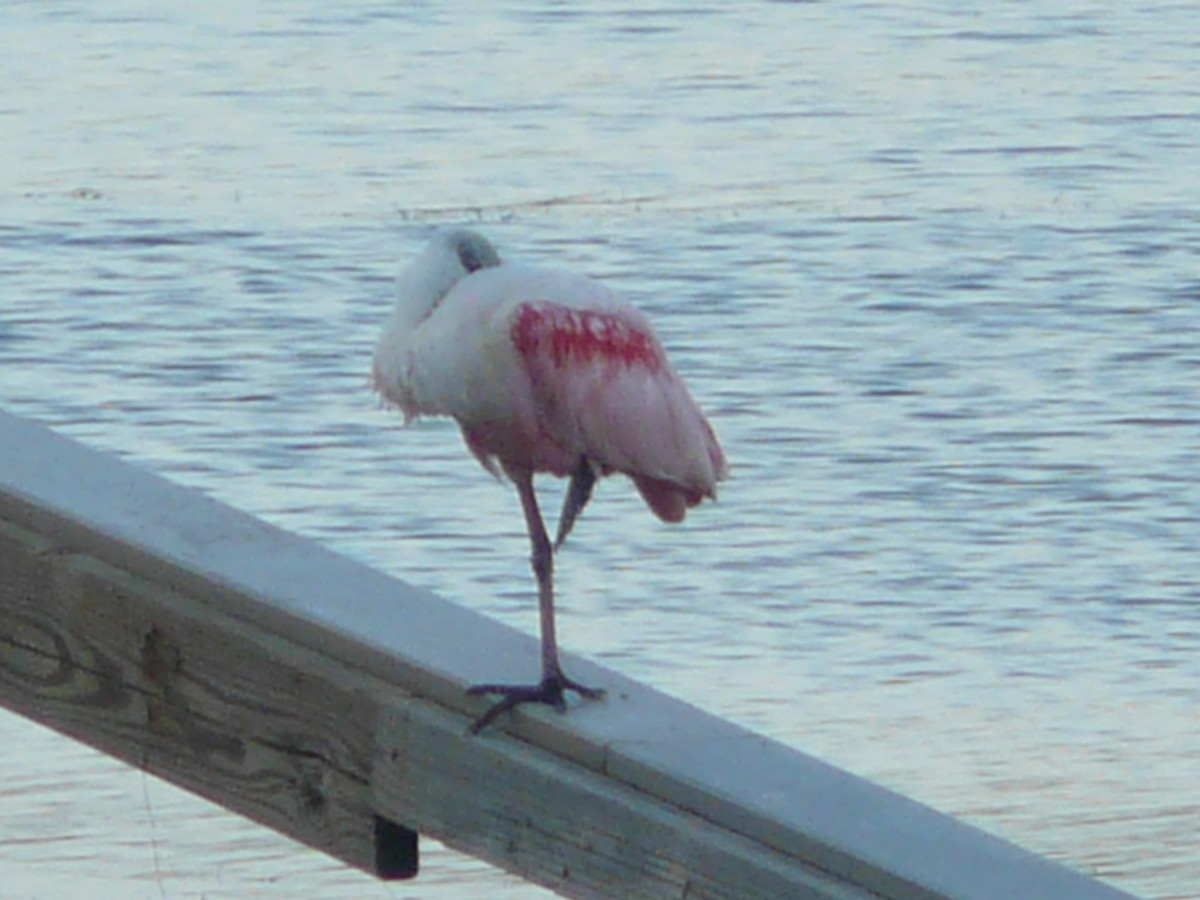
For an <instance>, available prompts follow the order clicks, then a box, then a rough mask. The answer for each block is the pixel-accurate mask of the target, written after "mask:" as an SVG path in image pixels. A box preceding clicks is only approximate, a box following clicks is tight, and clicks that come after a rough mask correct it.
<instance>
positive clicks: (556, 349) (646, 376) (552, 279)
mask: <svg viewBox="0 0 1200 900" xmlns="http://www.w3.org/2000/svg"><path fill="white" fill-rule="evenodd" d="M399 294H400V298H399V302H398V303H397V304H396V307H395V309H394V310H393V312H392V314H391V317H390V318H389V319H388V321H387V324H386V325H385V326H384V329H383V334H382V336H381V337H380V340H379V345H378V347H377V348H376V351H375V360H374V382H375V388H376V390H378V391H379V393H380V394H381V395H382V396H383V397H384V399H385V400H387V401H388V402H390V403H392V404H395V405H396V406H398V407H399V408H400V410H401V411H402V412H403V413H404V418H405V422H406V424H407V423H408V422H411V421H412V420H413V419H416V418H417V417H418V416H423V415H429V416H450V417H452V418H453V419H454V420H455V421H457V422H458V425H459V427H460V428H461V429H462V434H463V438H464V440H465V441H466V444H467V448H468V449H469V450H470V451H471V453H472V454H474V456H475V458H476V459H477V460H479V462H480V463H481V464H482V465H483V467H484V468H485V469H487V470H488V471H489V472H491V473H492V474H494V475H496V476H497V477H500V475H501V473H503V474H504V475H507V476H508V478H509V479H511V481H512V482H513V484H514V485H516V488H517V494H518V496H519V497H520V500H521V509H522V511H523V512H524V514H525V524H526V526H527V528H528V530H529V539H530V541H531V543H532V545H533V554H532V563H533V571H534V574H535V575H536V576H537V583H538V606H539V612H540V623H541V641H542V643H541V651H542V680H541V681H540V682H539V683H538V684H536V685H507V684H481V685H476V686H474V687H472V688H470V690H469V693H471V694H494V695H498V696H500V697H501V698H502V699H501V700H500V701H499V702H497V703H496V704H495V705H494V706H492V707H491V709H489V710H488V712H487V713H486V714H485V715H483V716H482V717H481V718H480V719H478V720H477V721H476V722H475V723H474V725H472V727H471V731H472V732H474V733H478V732H479V731H480V730H482V729H483V728H484V727H486V726H487V725H488V724H489V723H490V722H491V721H493V720H494V719H495V718H496V717H497V716H498V715H500V714H501V713H503V712H506V711H507V710H510V709H513V708H514V707H516V706H518V705H520V704H523V703H545V704H548V705H550V706H553V707H555V708H556V709H558V710H559V711H560V712H561V711H563V710H564V709H565V708H566V704H565V701H564V692H565V691H567V690H571V691H574V692H576V693H578V694H580V695H581V696H583V697H587V698H593V699H594V698H599V697H601V696H602V695H603V691H600V690H596V689H594V688H590V687H585V686H584V685H581V684H579V683H578V682H575V681H572V680H571V679H569V678H567V676H566V675H564V674H563V670H562V667H561V665H560V664H559V659H558V644H557V641H556V638H555V632H554V553H555V551H556V550H557V549H558V548H559V547H561V546H562V544H563V541H565V540H566V539H567V535H569V534H570V533H571V529H572V527H573V526H574V524H575V520H576V518H577V517H578V516H579V514H580V513H581V512H582V511H583V508H584V506H586V505H587V502H588V500H589V499H590V498H591V496H592V488H593V487H594V485H595V483H596V481H597V479H598V478H600V477H602V476H604V475H609V474H611V473H613V472H621V473H624V474H625V475H628V476H629V477H630V478H631V479H632V480H633V483H634V485H635V486H636V487H637V489H638V491H639V492H640V493H641V495H642V497H643V499H644V500H645V501H646V504H647V505H648V506H649V507H650V509H651V510H652V511H653V512H654V514H655V515H656V516H658V517H659V518H660V519H662V520H663V521H666V522H679V521H682V519H683V517H684V515H685V513H686V512H687V510H688V509H689V508H690V507H693V506H696V505H697V504H698V503H700V501H701V500H703V499H704V498H705V497H709V498H715V497H716V485H717V482H718V481H720V480H722V479H723V478H724V477H725V476H726V472H727V466H726V462H725V456H724V454H723V453H722V451H721V446H720V444H719V443H718V441H717V438H716V435H715V434H714V433H713V430H712V428H711V426H710V425H709V424H708V422H707V421H706V420H705V418H704V415H703V413H701V412H700V409H699V407H697V406H696V403H695V401H693V400H692V397H691V395H690V394H689V393H688V390H687V387H686V386H685V385H684V383H683V381H682V380H681V379H680V377H679V375H678V374H677V373H676V372H675V369H674V368H673V367H672V366H671V363H670V361H669V360H668V359H667V355H666V352H665V351H664V350H663V347H662V344H661V343H660V342H659V340H658V338H657V337H656V336H655V334H654V331H653V330H652V329H651V327H650V322H649V321H648V320H647V319H646V317H645V316H644V315H642V313H640V312H638V310H636V309H635V308H634V307H633V306H631V305H630V304H629V303H627V302H626V301H624V300H622V299H621V298H619V297H617V296H616V295H615V294H614V293H613V292H612V291H610V290H609V289H608V288H606V287H605V286H604V285H602V284H600V283H599V282H597V281H594V280H592V279H590V278H587V277H586V276H583V275H577V274H575V273H572V272H567V271H562V270H557V269H548V268H536V267H533V266H525V265H518V264H514V263H509V262H501V260H500V256H499V255H498V254H497V253H496V250H495V248H494V247H493V246H492V245H491V244H490V243H489V242H488V241H487V239H486V238H484V237H482V236H481V235H479V234H476V233H474V232H472V231H466V230H461V229H459V230H443V231H440V232H438V233H437V234H436V235H435V236H434V238H433V240H432V241H430V243H429V245H428V246H427V247H426V248H425V250H424V252H423V253H422V254H421V255H420V256H419V257H417V259H416V260H415V261H414V262H413V263H411V264H410V265H409V266H408V268H407V269H405V270H404V271H403V273H402V274H401V275H400V280H399ZM539 472H548V473H550V474H551V475H556V476H558V477H566V476H570V479H571V481H570V484H569V486H568V488H567V491H566V495H565V500H564V503H563V510H562V515H561V516H560V518H559V522H558V534H557V536H556V538H555V540H554V543H553V544H551V543H550V538H549V536H548V534H547V533H546V526H545V524H544V523H543V521H542V514H541V512H540V510H539V509H538V501H537V495H536V493H535V492H534V487H533V477H534V475H535V474H537V473H539Z"/></svg>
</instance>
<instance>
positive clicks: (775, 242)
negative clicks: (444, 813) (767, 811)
mask: <svg viewBox="0 0 1200 900" xmlns="http://www.w3.org/2000/svg"><path fill="white" fill-rule="evenodd" d="M0 28H2V33H3V34H4V35H5V37H6V42H5V43H6V45H7V49H6V52H5V54H4V55H3V57H2V58H0V78H2V79H3V82H4V84H5V91H4V93H3V96H2V97H0V134H2V135H3V146H4V153H5V165H4V166H3V167H0V373H2V374H0V403H3V404H4V406H5V407H6V408H7V409H10V410H11V411H14V412H18V413H23V414H26V415H31V416H35V417H37V418H39V419H41V420H42V421H45V422H47V423H48V424H50V425H52V426H54V427H56V428H58V429H60V430H61V431H62V432H64V433H66V434H68V435H71V436H73V437H76V438H79V439H81V440H84V441H86V442H88V443H90V444H93V445H95V446H98V447H103V448H107V449H111V450H114V451H116V452H118V453H119V454H121V455H122V456H124V457H126V458H128V459H131V460H133V461H136V462H137V463H139V464H140V465H143V466H145V467H147V468H149V469H151V470H153V471H156V472H159V473H161V474H164V475H166V476H168V477H170V478H173V479H175V480H177V481H180V482H182V483H185V484H189V485H193V486H195V487H198V488H200V489H202V490H204V491H206V492H208V493H210V494H212V495H213V496H216V497H218V498H220V499H223V500H226V501H228V502H231V503H233V504H234V505H237V506H239V507H240V508H242V509H244V510H247V511H249V512H252V513H254V514H257V515H260V516H262V517H264V518H266V519H268V520H270V521H272V522H274V523H276V524H279V525H281V526H283V527H285V528H289V529H292V530H295V531H298V532H301V533H303V534H306V535H308V536H311V537H314V538H317V539H319V540H321V541H323V542H324V543H326V544H328V545H329V546H331V547H333V548H335V549H337V550H339V551H341V552H343V553H346V554H348V555H350V556H353V557H355V558H358V559H361V560H364V561H366V562H368V563H370V564H372V565H375V566H378V567H380V568H382V569H385V570H387V571H389V572H392V573H394V574H396V575H398V576H399V577H402V578H405V579H407V580H410V581H412V582H415V583H417V584H420V585H422V586H424V587H428V588H431V589H433V590H435V591H437V592H439V593H441V594H442V595H444V596H446V597H449V598H452V599H454V600H455V601H457V602H460V603H464V604H467V605H469V606H472V607H474V608H476V609H479V610H482V611H484V612H486V613H487V614H489V615H492V616H495V617H497V618H500V619H503V620H505V621H507V622H510V623H512V624H514V625H516V626H518V627H521V628H524V629H527V630H530V631H532V630H534V629H535V627H536V617H535V611H534V604H533V601H532V597H531V585H530V576H529V573H528V568H527V563H526V559H525V557H526V552H527V551H526V545H525V538H524V534H523V528H522V524H521V518H520V515H519V511H518V507H517V504H516V501H515V497H514V496H513V494H512V491H511V490H510V489H508V488H506V487H505V486H503V485H501V484H499V483H497V482H495V481H493V480H492V479H490V478H489V477H488V476H487V475H486V474H485V473H483V472H482V471H481V470H480V469H479V468H478V467H477V466H476V465H475V464H474V462H473V461H472V460H471V459H470V458H469V457H468V455H467V454H466V453H465V451H464V450H463V449H462V447H461V444H460V442H459V439H458V437H457V435H456V433H455V429H454V428H453V426H452V425H450V424H448V423H444V422H426V423H422V424H420V425H418V426H416V427H414V428H412V429H409V430H401V428H400V423H399V419H398V417H397V416H395V415H392V414H388V413H385V412H384V411H382V410H380V409H379V408H378V407H377V404H376V402H375V400H374V398H372V396H371V394H370V391H369V388H368V383H367V369H368V365H369V356H370V352H371V347H372V343H373V341H374V337H375V333H376V331H377V328H378V326H379V324H380V322H381V320H382V318H383V316H384V315H385V314H386V310H387V307H388V305H389V303H390V301H391V298H390V289H391V278H392V276H393V274H394V272H395V270H396V268H397V266H398V265H399V264H400V262H401V261H402V260H403V259H404V258H405V257H407V256H409V255H411V254H412V253H413V252H415V250H417V249H418V248H419V247H420V246H421V244H422V243H423V242H424V240H425V239H426V237H427V236H428V234H429V232H430V230H431V229H432V228H433V227H434V226H436V225H438V224H442V223H445V222H468V223H474V224H475V225H476V226H477V227H478V228H480V229H481V230H483V231H484V232H485V233H487V234H488V236H489V237H490V238H491V239H492V240H493V241H494V242H495V243H496V244H497V246H498V247H499V248H500V250H501V252H502V253H503V254H506V255H510V256H514V257H520V258H524V259H527V260H534V261H541V262H556V263H561V264H566V265H571V266H574V267H577V268H579V269H582V270H585V271H588V272H590V273H592V274H594V275H596V276H599V277H603V278H605V279H606V280H608V281H609V282H610V283H611V284H613V285H614V286H616V287H617V288H618V289H620V290H622V291H623V292H625V293H626V294H627V295H628V296H630V297H631V298H632V299H633V300H634V301H635V302H637V303H638V304H639V305H640V306H642V307H643V308H644V309H645V310H646V311H647V312H648V313H649V314H650V315H651V317H652V318H653V320H654V321H655V323H656V325H657V327H658V329H659V331H660V334H661V335H662V337H663V339H664V340H665V342H666V343H667V345H668V347H669V348H670V350H671V352H672V354H673V356H674V358H675V361H676V364H677V366H678V368H679V369H680V370H681V371H682V372H683V373H684V375H685V377H686V378H687V379H688V381H689V383H690V385H691V387H692V390H693V393H694V394H695V395H696V396H697V397H698V398H699V399H700V400H701V402H702V404H703V405H704V406H705V408H706V409H707V410H708V411H709V413H710V414H711V416H712V418H713V420H714V422H715V423H716V425H717V428H718V430H719V432H720V434H721V436H722V438H723V440H724V443H725V446H726V449H727V451H728V453H729V456H730V458H731V460H732V463H733V467H734V478H733V480H732V481H730V482H729V483H728V485H726V486H725V489H724V491H723V493H722V495H721V498H720V501H719V503H718V504H717V505H716V506H713V507H708V508H703V509H701V510H699V511H697V512H696V514H695V515H693V516H691V517H690V518H689V520H688V522H687V523H686V524H685V525H684V526H682V527H678V528H673V527H669V526H665V525H662V524H660V523H658V522H657V521H656V520H654V518H653V517H652V516H651V515H650V514H649V513H648V512H646V511H645V509H644V508H643V507H642V506H641V503H640V501H639V499H638V498H637V496H636V493H635V492H634V491H633V489H632V488H631V486H630V485H629V484H628V483H624V482H619V481H610V482H606V483H604V484H603V485H602V486H601V487H600V489H599V491H598V499H597V502H596V503H595V504H594V505H593V506H592V507H589V509H588V512H587V515H586V517H585V519H584V520H583V521H582V522H581V524H580V526H579V529H578V531H577V534H576V536H573V538H572V543H571V545H570V547H569V548H568V550H566V551H564V554H563V556H562V557H561V560H560V574H559V577H560V585H561V594H562V597H563V599H564V607H565V608H564V611H563V614H562V618H561V620H560V631H561V637H562V639H563V640H564V642H565V643H566V644H567V646H569V647H570V648H572V649H573V650H576V651H578V652H580V653H584V654H587V655H589V656H593V657H596V658H598V659H601V660H603V661H605V662H606V663H608V664H610V665H613V666H615V667H618V668H620V669H622V670H623V671H625V672H627V673H629V674H630V675H632V676H634V677H637V678H641V679H644V680H646V681H649V682H650V683H652V684H654V685H656V686H658V687H660V688H663V689H665V690H667V691H670V692H672V693H675V694H677V695H679V696H682V697H684V698H686V699H688V700H691V701H694V702H697V703H699V704H701V705H703V706H705V707H706V708H708V709H710V710H712V711H714V712H716V713H718V714H721V715H724V716H727V717H730V718H733V719H736V720H738V721H740V722H742V723H745V724H747V725H749V726H751V727H753V728H755V729H758V730H761V731H763V732H765V733H767V734H770V735H772V736H773V737H776V738H778V739H780V740H783V741H785V742H787V743H789V744H791V745H793V746H796V747H798V748H800V749H803V750H805V751H807V752H811V753H814V754H816V755H819V756H821V757H823V758H825V759H828V760H830V761H831V762H834V763H837V764H838V765H841V766H843V767H845V768H848V769H850V770H851V771H854V772H857V773H859V774H862V775H865V776H867V777H870V778H873V779H875V780H877V781H880V782H882V783H884V784H886V785H888V786H891V787H893V788H896V789H898V790H901V791H903V792H905V793H907V794H909V795H911V796H913V797H916V798H917V799H920V800H922V801H924V802H927V803H930V804H932V805H934V806H936V807H938V808H941V809H943V810H945V811H947V812H950V813H953V814H955V815H957V816H960V817H962V818H964V819H966V820H968V821H970V822H973V823H975V824H978V825H981V826H982V827H985V828H987V829H989V830H991V831H994V832H996V833H999V834H1001V835H1004V836H1006V837H1008V838H1011V839H1013V840H1016V841H1018V842H1019V843H1021V844H1023V845H1025V846H1027V847H1029V848H1031V849H1033V850H1035V851H1037V852H1040V853H1043V854H1047V855H1049V856H1052V857H1054V858H1056V859H1059V860H1062V861H1064V862H1066V863H1067V864H1069V865H1071V866H1074V867H1076V868H1078V869H1081V870H1083V871H1086V872H1089V873H1091V874H1094V875H1096V876H1098V877H1100V878H1103V879H1105V880H1107V881H1110V882H1111V883H1113V884H1115V885H1118V886H1120V887H1122V888H1124V889H1126V890H1129V891H1131V892H1134V893H1136V894H1139V895H1141V896H1145V897H1153V898H1159V900H1166V898H1185V897H1195V896H1197V893H1198V891H1197V888H1196V885H1197V884H1198V883H1200V875H1198V873H1200V849H1198V848H1197V842H1196V839H1195V835H1196V834H1197V833H1200V687H1198V685H1200V661H1198V660H1200V653H1198V651H1200V575H1198V574H1197V572H1198V571H1200V566H1198V565H1197V562H1198V559H1197V553H1196V550H1195V544H1196V539H1195V535H1196V534H1197V531H1198V526H1200V486H1198V484H1197V475H1196V473H1197V472H1198V471H1200V399H1198V398H1200V212H1198V211H1200V165H1198V163H1200V158H1198V157H1197V150H1196V148H1197V146H1200V87H1197V85H1200V65H1198V63H1197V60H1198V59H1200V54H1198V53H1197V50H1198V49H1200V47H1198V39H1197V38H1196V37H1195V36H1196V35H1197V34H1200V12H1197V11H1196V9H1195V8H1194V7H1193V5H1191V4H1170V3H1162V4H1141V5H1134V6H1125V7H1117V6H1110V5H1100V4H1094V3H1084V2H1074V3H1047V2H1031V3H1024V4H1004V5H1002V6H998V7H996V8H994V9H990V10H988V11H985V12H979V13H971V12H963V11H962V10H961V9H960V7H959V5H957V4H951V3H944V2H937V0H933V2H928V3H901V4H883V5H879V4H873V3H855V4H806V3H798V4H792V3H754V4H739V5H709V6H703V5H702V6H700V7H696V6H694V5H692V6H679V5H669V4H660V5H657V6H652V7H649V8H643V7H631V8H628V9H619V8H612V7H611V6H610V5H608V4H599V3H595V4H588V3H582V4H580V3H577V4H572V5H570V6H569V7H567V6H561V5H557V4H521V3H514V2H506V3H501V4H493V5H490V6H486V5H482V4H478V5H473V4H463V5H457V6H455V5H452V6H450V7H446V6H439V5H425V4H411V5H407V6H398V5H396V4H391V3H370V2H362V0H358V2H350V3H344V4H340V5H337V6H335V7H331V6H329V5H328V4H318V3H303V2H300V3H296V2H289V3H268V2H258V3H249V4H245V3H239V4H234V3H214V4H208V5H206V6H204V7H197V8H195V9H192V8H184V7H179V8H171V7H161V8H160V7H159V6H156V5H143V4H137V3H133V2H117V3H111V4H106V5H105V6H104V8H103V9H102V10H100V9H93V8H92V7H91V6H89V5H85V4H60V5H55V6H53V7H49V6H46V5H44V4H40V3H25V4H21V3H17V4H8V5H6V6H5V7H4V9H3V11H0ZM49 60H52V61H53V64H50V63H49V62H48V61H49ZM559 489H560V486H559V485H556V484H547V485H546V486H545V492H546V505H547V507H549V508H555V507H556V505H557V491H558V490H559ZM0 733H2V738H0V755H2V760H0V761H2V762H3V770H4V771H5V772H8V773H9V777H8V778H7V779H6V782H5V786H4V787H3V788H0V792H2V793H3V798H4V803H3V809H4V813H3V814H2V815H0V862H2V863H3V866H4V869H5V877H6V883H7V884H10V885H15V888H14V890H16V891H18V892H20V894H21V896H28V897H37V898H70V897H73V896H76V895H77V890H78V885H79V883H80V880H81V879H84V878H86V879H88V881H89V882H90V883H92V884H95V885H97V886H98V887H99V886H103V887H104V888H105V889H107V891H108V892H109V893H111V894H113V895H114V896H116V895H121V896H129V897H149V898H157V897H201V896H203V897H207V898H219V897H230V898H232V897H247V896H263V897H288V896H297V895H304V896H321V897H347V898H349V897H355V898H358V897H372V896H378V897H415V896H421V897H435V896H436V897H445V898H473V897H479V896H488V897H513V898H517V897H521V898H525V897H540V896H545V894H544V892H541V891H539V890H537V889H534V888H531V887H529V886H526V885H524V884H523V883H521V882H520V881H517V880H515V879H511V878H509V877H507V876H505V875H502V874H501V873H497V872H495V871H494V870H491V869H489V868H487V867H485V866H482V865H481V864H479V863H476V862H474V861H472V860H470V859H466V858H463V857H460V856H457V855H454V854H451V853H449V852H447V851H444V850H440V849H438V848H436V847H435V846H433V845H430V844H427V845H426V856H425V860H424V864H425V869H424V874H423V875H422V878H421V880H419V881H418V882H415V883H413V884H407V885H390V886H389V885H382V884H379V883H376V882H374V881H372V880H371V879H369V878H366V877H365V876H362V875H359V874H358V873H355V872H353V871H350V870H347V869H345V868H344V867H341V866H340V865H338V864H336V863H334V862H332V861H330V860H327V859H325V858H324V857H322V856H321V855H319V854H316V853H314V852H312V851H309V850H306V849H303V848H299V847H297V846H296V845H294V844H292V843H290V842H288V841H286V840H284V839H282V838H279V837H277V836H275V835H272V834H270V833H265V832H263V831H261V830H260V829H258V828H256V827H254V826H252V825H249V824H247V823H245V822H243V821H241V820H239V819H237V818H235V817H233V816H231V815H229V814H226V813H224V812H222V811H221V810H219V809H216V808H214V807H211V806H209V805H207V804H205V803H204V802H202V801H200V800H197V799H195V798H192V797H190V796H188V795H186V794H183V793H180V792H178V791H176V790H174V789H173V788H170V787H168V786H165V785H163V784H161V783H159V782H156V781H153V780H151V779H148V778H146V777H145V776H143V775H142V774H140V773H138V772H135V771H132V770H128V769H125V768H123V767H121V766H120V765H118V764H116V763H114V762H111V761H109V760H107V759H105V758H104V757H100V756H98V755H96V754H94V753H92V752H90V751H87V750H85V749H84V748H81V747H78V746H76V745H73V744H71V743H70V742H68V741H65V740H62V739H60V738H57V737H56V736H54V735H53V734H50V733H48V732H45V731H42V730H40V729H38V728H37V727H35V726H32V725H30V724H28V723H26V722H25V721H24V720H21V719H18V718H14V717H11V716H5V717H3V718H2V719H0Z"/></svg>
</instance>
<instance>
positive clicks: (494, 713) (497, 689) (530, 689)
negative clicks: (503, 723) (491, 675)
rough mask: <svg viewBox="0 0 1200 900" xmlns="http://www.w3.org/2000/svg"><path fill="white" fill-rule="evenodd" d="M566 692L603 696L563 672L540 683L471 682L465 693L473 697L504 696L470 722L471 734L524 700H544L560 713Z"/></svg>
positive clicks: (591, 698) (595, 696)
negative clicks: (474, 683) (484, 695)
mask: <svg viewBox="0 0 1200 900" xmlns="http://www.w3.org/2000/svg"><path fill="white" fill-rule="evenodd" d="M567 691H574V692H575V693H577V694H578V695H579V696H580V697H586V698H587V699H588V700H599V699H600V698H601V697H603V696H604V691H602V690H600V689H598V688H590V687H586V686H585V685H582V684H580V683H579V682H578V681H572V680H571V679H570V678H568V677H567V676H566V675H564V674H563V673H562V672H556V673H555V674H553V675H548V676H547V677H545V678H543V679H542V680H541V683H540V684H532V685H529V684H476V685H472V686H471V687H469V688H467V693H468V694H470V695H471V696H472V697H478V696H481V695H483V694H499V695H500V696H501V697H502V698H503V699H501V700H500V701H499V702H498V703H496V704H495V705H494V706H493V707H492V708H491V709H489V710H488V711H487V712H485V713H484V714H483V715H482V716H480V717H479V718H478V719H476V720H475V721H474V723H472V725H471V734H479V732H481V731H483V729H485V728H487V727H488V726H489V725H490V724H492V722H494V721H495V720H496V718H497V717H498V716H500V715H501V714H502V713H506V712H508V711H509V710H510V709H515V708H516V707H518V706H521V705H522V704H525V703H544V704H546V705H547V706H553V707H554V708H555V709H556V710H558V711H559V712H560V713H561V712H566V709H567V701H566V698H565V694H566V692H567Z"/></svg>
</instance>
